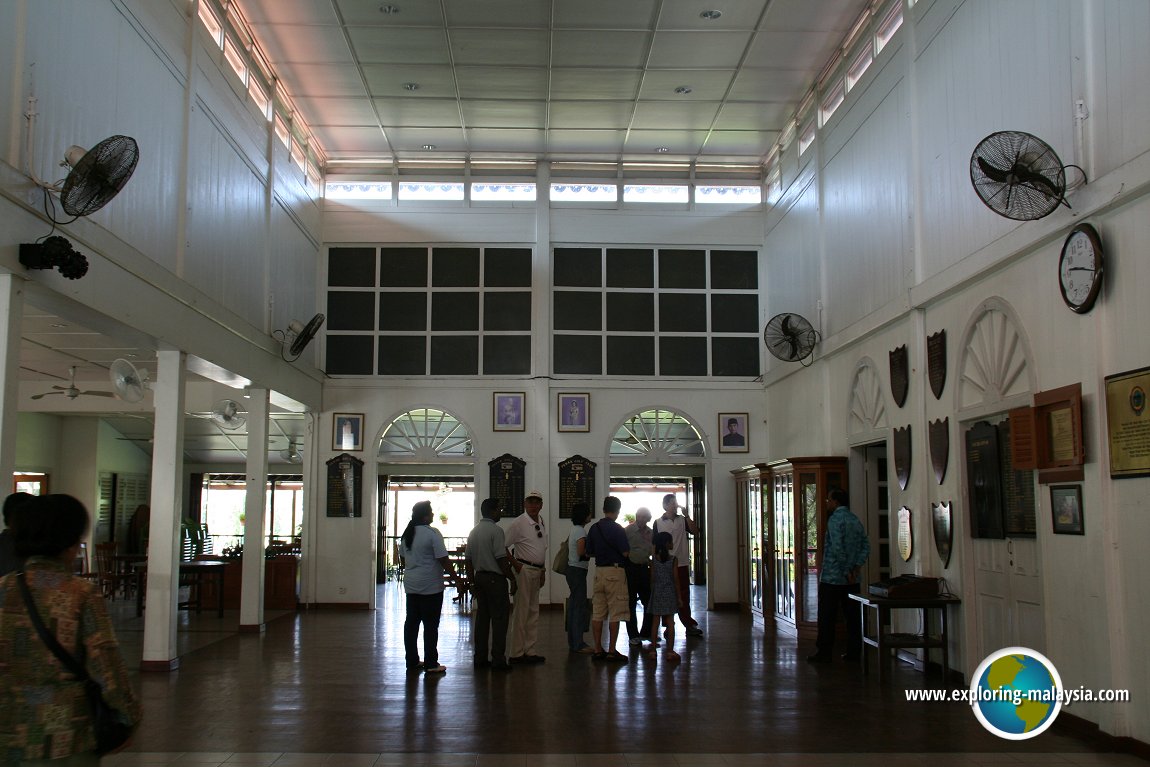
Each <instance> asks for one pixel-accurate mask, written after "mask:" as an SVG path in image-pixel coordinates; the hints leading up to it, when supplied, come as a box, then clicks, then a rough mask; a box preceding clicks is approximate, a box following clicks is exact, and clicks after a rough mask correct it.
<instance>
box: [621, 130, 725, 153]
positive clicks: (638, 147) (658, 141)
mask: <svg viewBox="0 0 1150 767" xmlns="http://www.w3.org/2000/svg"><path fill="white" fill-rule="evenodd" d="M706 137H707V132H706V131H702V130H699V131H690V130H632V131H631V132H629V133H628V134H627V146H626V149H627V151H628V152H637V153H639V154H645V155H650V154H654V153H655V151H656V149H657V148H658V147H666V148H667V150H668V152H667V154H672V155H679V154H685V155H694V154H696V153H697V152H698V151H699V147H700V146H702V145H703V140H704V139H705V138H706Z"/></svg>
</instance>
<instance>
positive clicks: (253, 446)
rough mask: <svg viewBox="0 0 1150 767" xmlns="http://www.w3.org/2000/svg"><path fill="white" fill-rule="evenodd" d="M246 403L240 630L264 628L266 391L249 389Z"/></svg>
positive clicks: (266, 454) (266, 473) (266, 463)
mask: <svg viewBox="0 0 1150 767" xmlns="http://www.w3.org/2000/svg"><path fill="white" fill-rule="evenodd" d="M250 395H251V398H250V399H248V400H247V403H248V466H247V492H246V498H245V505H244V560H243V587H242V588H241V590H240V631H262V630H263V627H264V516H265V510H266V509H267V498H268V491H267V487H268V390H267V389H251V390H250Z"/></svg>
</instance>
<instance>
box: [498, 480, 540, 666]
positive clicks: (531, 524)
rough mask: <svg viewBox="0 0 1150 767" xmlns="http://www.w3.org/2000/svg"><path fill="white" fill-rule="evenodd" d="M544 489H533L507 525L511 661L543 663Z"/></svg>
mask: <svg viewBox="0 0 1150 767" xmlns="http://www.w3.org/2000/svg"><path fill="white" fill-rule="evenodd" d="M542 509H543V493H541V492H539V491H538V490H532V491H531V492H530V493H528V494H527V497H526V498H524V499H523V510H524V511H525V512H527V513H526V514H520V515H519V516H518V517H516V518H515V521H514V522H512V523H511V525H510V526H509V527H508V528H507V561H508V562H509V563H510V564H511V567H512V569H514V570H515V583H516V586H517V588H516V592H515V606H514V607H513V608H512V611H511V662H512V663H542V662H543V660H544V658H543V656H542V655H536V654H535V642H536V640H537V639H538V638H539V591H540V589H542V588H543V583H544V581H545V580H546V579H547V567H546V564H547V543H548V537H547V526H546V525H544V524H543V516H542V515H541V514H540V513H539V512H540V511H541V510H542Z"/></svg>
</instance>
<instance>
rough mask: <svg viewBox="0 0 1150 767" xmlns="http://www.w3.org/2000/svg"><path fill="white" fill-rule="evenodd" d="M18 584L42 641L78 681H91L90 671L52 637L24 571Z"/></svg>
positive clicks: (19, 576)
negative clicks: (33, 599)
mask: <svg viewBox="0 0 1150 767" xmlns="http://www.w3.org/2000/svg"><path fill="white" fill-rule="evenodd" d="M16 582H17V583H18V584H19V585H20V593H21V594H23V595H24V604H25V606H27V608H28V617H29V618H30V619H31V620H32V625H33V626H34V627H35V628H36V633H37V634H39V635H40V639H42V640H43V641H44V644H45V645H47V647H48V649H49V650H51V651H52V654H53V655H55V656H56V657H57V658H59V660H60V662H61V663H63V664H64V668H66V669H68V670H69V671H70V672H72V673H73V674H74V675H75V676H76V679H78V680H79V681H81V682H87V681H88V679H89V676H88V670H87V669H86V668H84V667H83V666H81V665H80V664H79V663H77V662H76V659H75V658H73V657H72V655H71V654H70V653H69V652H68V651H67V650H65V649H64V648H63V647H62V646H61V645H60V643H59V642H58V641H57V640H56V637H54V636H52V634H51V633H50V632H49V631H48V627H47V626H45V625H44V620H43V619H42V618H41V617H40V613H39V612H38V611H37V610H36V603H35V602H33V601H32V592H31V591H30V590H29V589H28V581H27V580H26V579H25V578H24V573H23V571H21V572H19V573H16Z"/></svg>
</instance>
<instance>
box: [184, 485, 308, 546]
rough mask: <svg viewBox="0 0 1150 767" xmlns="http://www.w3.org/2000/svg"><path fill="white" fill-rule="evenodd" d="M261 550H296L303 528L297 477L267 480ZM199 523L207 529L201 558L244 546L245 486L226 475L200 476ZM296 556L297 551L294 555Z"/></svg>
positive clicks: (302, 498)
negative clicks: (275, 547) (293, 548)
mask: <svg viewBox="0 0 1150 767" xmlns="http://www.w3.org/2000/svg"><path fill="white" fill-rule="evenodd" d="M268 480H269V481H268V484H267V506H266V508H265V509H264V540H263V548H265V549H266V548H267V547H268V546H273V545H274V546H280V547H285V548H291V547H296V548H297V549H298V546H299V538H300V534H301V532H302V526H303V503H304V492H303V479H302V477H300V476H298V475H287V476H272V477H269V478H268ZM200 510H201V514H200V519H201V520H202V523H203V524H204V526H206V528H207V539H206V541H205V546H204V551H203V552H202V553H204V554H216V555H219V554H223V553H224V551H225V550H234V549H235V547H236V546H238V545H240V544H242V543H243V542H244V520H245V517H246V514H247V482H246V481H245V479H244V478H243V477H242V476H241V477H237V476H235V475H230V474H208V475H205V476H204V484H203V492H202V494H201V497H200ZM297 553H298V551H297Z"/></svg>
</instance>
